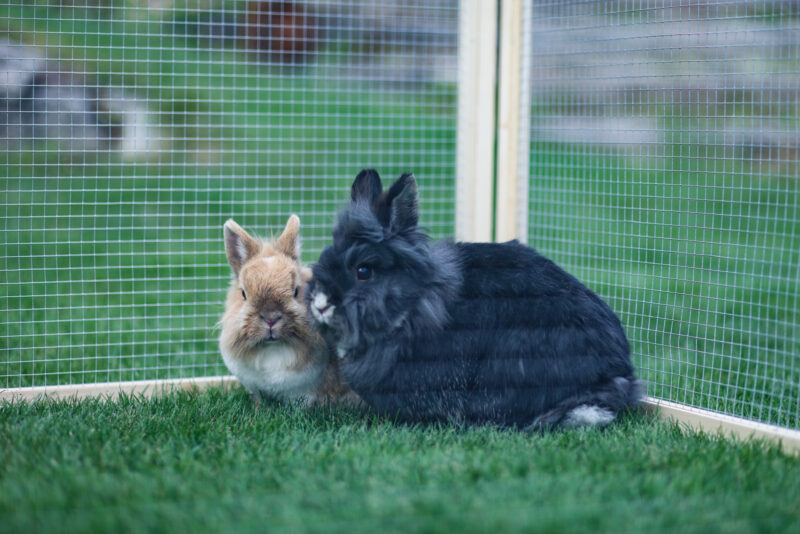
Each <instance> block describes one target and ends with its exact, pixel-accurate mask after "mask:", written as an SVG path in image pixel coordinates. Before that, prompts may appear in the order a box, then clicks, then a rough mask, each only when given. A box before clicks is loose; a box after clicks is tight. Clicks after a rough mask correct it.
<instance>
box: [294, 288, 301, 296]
mask: <svg viewBox="0 0 800 534" xmlns="http://www.w3.org/2000/svg"><path fill="white" fill-rule="evenodd" d="M299 289H300V288H299V287H296V288H294V298H297V295H298V294H299V293H300V291H299Z"/></svg>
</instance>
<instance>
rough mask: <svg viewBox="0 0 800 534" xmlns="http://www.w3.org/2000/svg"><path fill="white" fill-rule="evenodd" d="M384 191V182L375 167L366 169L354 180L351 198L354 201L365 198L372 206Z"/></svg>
mask: <svg viewBox="0 0 800 534" xmlns="http://www.w3.org/2000/svg"><path fill="white" fill-rule="evenodd" d="M382 191H383V184H382V183H381V177H380V175H379V174H378V171H376V170H375V169H364V170H363V171H361V172H360V173H358V176H356V179H355V180H354V181H353V186H352V187H351V188H350V199H351V200H352V201H353V202H356V201H358V200H365V201H366V202H367V203H368V204H369V205H370V206H371V205H373V204H374V203H375V201H376V200H377V199H378V196H380V194H381V192H382Z"/></svg>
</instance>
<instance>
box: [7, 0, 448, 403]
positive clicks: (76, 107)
mask: <svg viewBox="0 0 800 534" xmlns="http://www.w3.org/2000/svg"><path fill="white" fill-rule="evenodd" d="M457 8H458V5H457V2H456V1H451V0H425V1H421V0H415V1H412V2H396V1H394V2H393V1H381V2H374V1H358V2H356V1H325V0H318V1H305V2H267V1H244V0H195V1H191V0H183V1H181V0H94V1H92V0H87V1H81V2H77V1H76V2H71V1H68V0H49V1H42V0H36V1H24V2H13V1H12V2H11V3H7V4H5V5H3V6H2V7H0V13H2V17H0V20H2V22H0V80H2V81H0V132H1V134H0V144H2V151H1V152H2V153H1V154H0V158H1V159H2V160H3V161H2V165H0V169H3V170H2V171H0V172H2V173H3V180H2V183H3V185H2V190H1V191H2V201H0V240H1V241H2V242H1V243H0V247H2V249H3V254H2V264H0V271H1V273H0V301H2V303H3V316H2V318H0V388H15V387H22V386H32V385H37V386H38V385H57V384H80V383H96V382H106V381H120V380H139V379H163V378H181V377H196V376H208V375H218V374H225V369H224V366H223V365H222V361H221V358H220V356H219V353H218V350H217V346H216V336H217V331H215V329H214V326H215V323H216V322H217V320H218V319H219V317H220V315H221V313H222V302H223V300H224V292H225V289H226V287H227V284H228V280H229V279H230V270H229V267H228V265H227V262H226V260H225V256H224V251H223V244H222V224H223V223H224V221H225V220H226V219H227V218H228V217H233V218H235V219H236V220H237V221H238V222H239V223H240V224H242V225H243V226H244V227H245V228H247V229H248V230H250V231H253V232H255V233H257V234H259V235H262V236H269V235H270V234H271V233H273V232H277V231H279V230H280V229H281V228H282V227H283V225H284V224H285V221H286V218H287V217H288V215H289V214H290V213H292V212H296V213H298V214H299V215H300V218H301V221H302V225H303V226H302V235H303V243H304V257H305V259H306V260H309V261H310V260H312V259H314V258H316V257H317V255H318V253H319V251H320V250H321V248H322V247H323V246H324V245H325V244H326V243H327V242H328V240H329V235H330V227H331V225H332V223H333V221H334V216H335V212H336V211H337V209H338V208H339V207H340V206H341V205H342V204H343V203H344V202H345V201H346V200H347V198H348V190H347V187H348V186H349V183H350V181H351V180H352V178H353V176H355V174H356V173H357V172H358V171H359V170H360V169H361V168H362V167H364V166H374V167H376V168H378V169H379V170H380V171H381V172H382V173H383V174H384V175H385V176H387V177H391V176H397V175H399V174H400V173H401V172H405V171H408V170H413V171H414V172H415V173H417V175H418V176H419V178H420V189H421V191H422V196H423V200H424V205H423V210H422V213H423V221H422V222H423V224H425V225H426V226H427V227H428V228H430V229H431V231H432V233H433V234H434V235H436V236H445V235H452V233H453V219H454V208H453V197H454V182H453V175H454V166H455V152H456V151H455V127H456V124H455V122H456V97H457V91H456V76H457V50H456V48H457V43H458V27H457V26H458V24H457V22H458V9H457Z"/></svg>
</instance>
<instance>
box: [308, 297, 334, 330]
mask: <svg viewBox="0 0 800 534" xmlns="http://www.w3.org/2000/svg"><path fill="white" fill-rule="evenodd" d="M334 309H336V307H335V306H333V305H330V304H328V296H327V295H326V294H325V293H317V294H316V295H314V301H313V302H312V306H311V314H312V315H313V316H314V318H315V319H316V320H317V321H319V322H320V323H322V324H329V323H330V322H331V319H333V310H334ZM320 310H325V311H324V312H321V311H320Z"/></svg>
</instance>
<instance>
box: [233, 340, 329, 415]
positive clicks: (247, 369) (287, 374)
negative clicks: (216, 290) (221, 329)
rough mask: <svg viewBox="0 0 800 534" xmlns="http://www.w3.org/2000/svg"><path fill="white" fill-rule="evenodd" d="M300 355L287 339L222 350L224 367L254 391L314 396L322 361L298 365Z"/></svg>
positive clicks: (293, 397)
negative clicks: (240, 349)
mask: <svg viewBox="0 0 800 534" xmlns="http://www.w3.org/2000/svg"><path fill="white" fill-rule="evenodd" d="M299 358H300V355H299V354H298V353H297V350H296V349H295V348H294V347H292V346H291V345H290V344H288V343H284V342H281V341H273V342H271V343H269V344H265V345H258V346H256V348H254V349H252V350H250V351H248V352H246V353H244V354H241V353H238V354H233V353H231V352H229V351H226V350H222V359H223V360H224V361H225V365H226V366H227V367H228V370H229V371H230V372H231V373H232V374H233V375H234V376H235V377H236V378H237V379H238V380H239V382H241V383H242V385H243V386H244V387H245V389H247V390H248V391H249V392H250V393H253V394H254V395H261V394H266V395H267V396H270V397H276V398H279V399H287V400H304V401H306V402H308V403H310V402H313V401H314V400H315V397H316V395H315V392H316V390H317V386H318V385H319V383H320V381H321V380H322V372H323V370H324V367H325V366H324V365H323V364H322V363H321V362H317V361H316V360H314V361H311V362H309V363H307V364H306V365H304V366H302V367H300V368H298V365H297V364H298V359H299Z"/></svg>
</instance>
